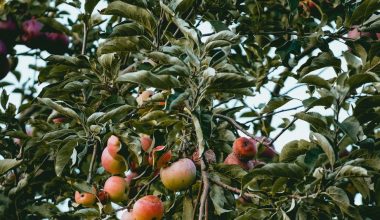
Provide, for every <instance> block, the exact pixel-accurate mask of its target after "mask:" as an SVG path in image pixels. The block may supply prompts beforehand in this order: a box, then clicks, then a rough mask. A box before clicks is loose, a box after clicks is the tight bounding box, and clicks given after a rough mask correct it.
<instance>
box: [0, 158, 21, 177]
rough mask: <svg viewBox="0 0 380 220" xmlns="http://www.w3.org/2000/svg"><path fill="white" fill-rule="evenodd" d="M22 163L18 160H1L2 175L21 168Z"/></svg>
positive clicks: (0, 173) (0, 170) (0, 169)
mask: <svg viewBox="0 0 380 220" xmlns="http://www.w3.org/2000/svg"><path fill="white" fill-rule="evenodd" d="M21 163H22V160H16V159H2V160H0V175H3V174H4V173H6V172H8V171H9V170H11V169H13V168H15V167H17V166H19V165H20V164H21Z"/></svg>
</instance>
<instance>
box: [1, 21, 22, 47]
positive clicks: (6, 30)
mask: <svg viewBox="0 0 380 220" xmlns="http://www.w3.org/2000/svg"><path fill="white" fill-rule="evenodd" d="M17 35H18V30H17V24H16V22H15V21H14V20H13V19H12V18H11V17H9V16H8V17H7V19H6V20H0V36H1V38H2V39H3V40H5V41H6V42H8V43H10V42H13V41H14V40H15V39H16V37H17Z"/></svg>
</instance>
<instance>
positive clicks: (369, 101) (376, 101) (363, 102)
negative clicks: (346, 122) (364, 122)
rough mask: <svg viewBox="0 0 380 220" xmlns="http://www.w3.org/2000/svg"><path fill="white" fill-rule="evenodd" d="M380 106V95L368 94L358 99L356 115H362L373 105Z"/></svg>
mask: <svg viewBox="0 0 380 220" xmlns="http://www.w3.org/2000/svg"><path fill="white" fill-rule="evenodd" d="M379 106H380V95H374V96H367V97H363V98H360V99H359V100H358V101H356V107H355V109H354V115H360V114H363V113H366V112H367V111H368V110H369V109H371V108H373V107H379Z"/></svg>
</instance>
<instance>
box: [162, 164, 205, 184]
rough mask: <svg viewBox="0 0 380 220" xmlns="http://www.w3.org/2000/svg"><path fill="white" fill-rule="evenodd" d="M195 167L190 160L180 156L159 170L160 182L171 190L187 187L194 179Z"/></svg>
mask: <svg viewBox="0 0 380 220" xmlns="http://www.w3.org/2000/svg"><path fill="white" fill-rule="evenodd" d="M196 174H197V168H196V167H195V164H194V162H193V161H192V160H190V159H188V158H182V159H180V160H178V161H176V162H174V163H172V164H171V165H170V166H168V167H165V168H162V169H161V170H160V177H161V182H162V183H163V184H164V186H165V187H166V188H168V189H169V190H172V191H180V190H184V189H187V188H189V187H190V186H191V185H192V184H193V183H194V181H195V178H196Z"/></svg>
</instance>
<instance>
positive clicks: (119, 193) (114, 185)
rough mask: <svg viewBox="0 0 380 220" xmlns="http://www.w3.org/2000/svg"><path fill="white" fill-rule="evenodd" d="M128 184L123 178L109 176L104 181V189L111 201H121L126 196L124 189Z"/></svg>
mask: <svg viewBox="0 0 380 220" xmlns="http://www.w3.org/2000/svg"><path fill="white" fill-rule="evenodd" d="M127 187H128V185H127V182H126V181H125V179H124V178H122V177H119V176H111V177H110V178H108V179H107V181H106V182H105V183H104V191H105V192H107V193H108V195H109V198H110V200H111V201H112V202H121V201H123V200H124V199H125V198H126V195H125V190H126V189H127Z"/></svg>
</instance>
